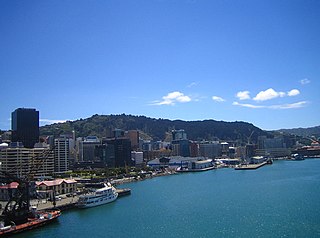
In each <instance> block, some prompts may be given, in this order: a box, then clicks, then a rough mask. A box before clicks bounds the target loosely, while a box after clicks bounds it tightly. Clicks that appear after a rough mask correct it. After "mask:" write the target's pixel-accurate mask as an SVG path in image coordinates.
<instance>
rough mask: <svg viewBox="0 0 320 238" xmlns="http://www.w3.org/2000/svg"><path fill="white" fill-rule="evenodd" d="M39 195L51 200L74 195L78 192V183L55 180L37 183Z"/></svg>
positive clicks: (72, 180)
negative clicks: (60, 196)
mask: <svg viewBox="0 0 320 238" xmlns="http://www.w3.org/2000/svg"><path fill="white" fill-rule="evenodd" d="M36 188H37V192H38V194H40V196H41V197H42V198H50V199H52V198H53V196H57V195H62V194H72V195H73V194H74V193H76V192H77V181H76V180H74V179H55V180H50V181H46V180H45V181H40V182H36Z"/></svg>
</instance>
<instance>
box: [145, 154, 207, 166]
mask: <svg viewBox="0 0 320 238" xmlns="http://www.w3.org/2000/svg"><path fill="white" fill-rule="evenodd" d="M200 160H206V158H205V157H182V156H170V157H161V158H156V159H153V160H150V161H149V162H148V163H147V165H148V166H150V167H152V168H154V169H159V168H167V167H168V168H171V169H176V168H178V167H180V166H184V167H186V166H188V164H189V163H190V162H196V161H200Z"/></svg>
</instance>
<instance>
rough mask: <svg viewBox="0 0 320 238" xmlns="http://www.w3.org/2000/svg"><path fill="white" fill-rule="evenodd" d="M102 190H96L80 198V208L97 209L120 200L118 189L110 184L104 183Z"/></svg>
mask: <svg viewBox="0 0 320 238" xmlns="http://www.w3.org/2000/svg"><path fill="white" fill-rule="evenodd" d="M102 186H103V187H102V188H98V189H95V190H93V191H91V192H89V193H87V194H83V195H80V196H79V200H78V203H77V204H76V206H77V207H79V208H87V207H95V206H99V205H103V204H107V203H110V202H113V201H115V200H116V199H117V198H118V193H117V191H116V189H115V188H114V187H113V186H112V185H111V184H110V183H107V184H105V183H103V184H102Z"/></svg>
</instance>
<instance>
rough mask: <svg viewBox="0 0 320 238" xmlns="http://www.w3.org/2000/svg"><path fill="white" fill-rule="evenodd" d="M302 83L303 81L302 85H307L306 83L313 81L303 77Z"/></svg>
mask: <svg viewBox="0 0 320 238" xmlns="http://www.w3.org/2000/svg"><path fill="white" fill-rule="evenodd" d="M300 83H301V84H302V85H305V84H308V83H311V81H310V80H309V79H307V78H305V79H301V80H300Z"/></svg>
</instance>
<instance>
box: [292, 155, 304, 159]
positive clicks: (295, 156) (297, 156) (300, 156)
mask: <svg viewBox="0 0 320 238" xmlns="http://www.w3.org/2000/svg"><path fill="white" fill-rule="evenodd" d="M291 159H292V160H304V158H303V156H302V155H301V154H292V155H291Z"/></svg>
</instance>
